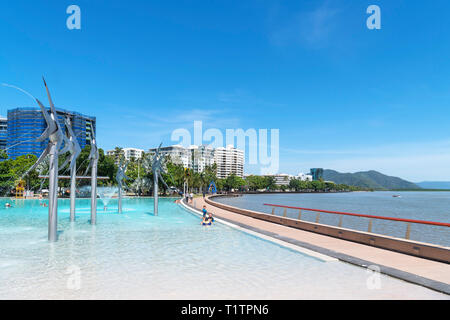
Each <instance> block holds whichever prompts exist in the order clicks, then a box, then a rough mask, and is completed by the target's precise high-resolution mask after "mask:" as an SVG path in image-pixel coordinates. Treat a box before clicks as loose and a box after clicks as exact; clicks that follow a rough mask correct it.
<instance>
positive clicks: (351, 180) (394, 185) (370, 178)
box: [323, 169, 421, 190]
mask: <svg viewBox="0 0 450 320" xmlns="http://www.w3.org/2000/svg"><path fill="white" fill-rule="evenodd" d="M323 179H324V180H327V181H333V182H335V183H338V184H341V183H342V184H346V185H350V186H357V187H362V188H373V189H378V190H389V189H421V187H420V186H418V185H417V184H415V183H412V182H409V181H406V180H403V179H400V178H397V177H391V176H387V175H385V174H382V173H380V172H377V171H374V170H371V171H363V172H355V173H340V172H337V171H334V170H329V169H325V170H323Z"/></svg>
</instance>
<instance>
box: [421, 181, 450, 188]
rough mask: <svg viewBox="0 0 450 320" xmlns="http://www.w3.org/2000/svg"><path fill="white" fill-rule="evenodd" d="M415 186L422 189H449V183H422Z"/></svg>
mask: <svg viewBox="0 0 450 320" xmlns="http://www.w3.org/2000/svg"><path fill="white" fill-rule="evenodd" d="M416 184H417V185H418V186H419V187H421V188H423V189H450V181H424V182H416Z"/></svg>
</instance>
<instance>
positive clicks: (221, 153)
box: [214, 145, 244, 179]
mask: <svg viewBox="0 0 450 320" xmlns="http://www.w3.org/2000/svg"><path fill="white" fill-rule="evenodd" d="M214 162H215V163H216V164H217V177H218V178H220V179H225V178H226V177H228V176H229V175H231V174H235V175H236V176H238V177H241V178H242V177H244V151H242V150H239V149H236V148H234V147H233V146H232V145H228V146H227V147H226V148H223V147H220V148H216V149H214Z"/></svg>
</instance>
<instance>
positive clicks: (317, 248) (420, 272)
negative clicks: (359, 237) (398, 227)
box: [183, 197, 450, 295]
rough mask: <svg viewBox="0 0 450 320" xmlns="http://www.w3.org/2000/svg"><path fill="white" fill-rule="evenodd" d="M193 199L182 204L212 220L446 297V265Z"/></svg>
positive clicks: (449, 275)
mask: <svg viewBox="0 0 450 320" xmlns="http://www.w3.org/2000/svg"><path fill="white" fill-rule="evenodd" d="M194 200H195V203H194V204H196V206H195V208H194V207H192V206H191V205H185V204H184V203H183V206H184V207H187V208H189V209H191V210H196V211H197V213H198V210H200V209H199V208H202V207H203V205H206V208H207V210H208V211H212V212H213V213H214V216H215V217H218V218H219V219H221V220H223V221H225V222H228V223H230V224H233V225H236V226H239V227H241V228H243V229H247V230H250V231H253V232H255V233H258V234H262V235H265V236H267V237H271V238H273V239H277V240H280V241H283V242H284V243H289V244H292V245H295V246H298V247H302V248H304V249H307V250H310V251H314V252H317V253H319V254H321V255H324V256H328V257H331V258H335V259H338V260H340V261H343V262H347V263H350V264H353V265H356V266H360V267H363V268H370V269H371V270H373V269H372V268H373V266H376V267H377V269H379V271H380V272H381V273H383V274H386V275H388V276H391V277H394V278H397V279H401V280H403V281H406V282H410V283H414V284H417V285H421V286H423V287H426V288H429V289H432V290H435V291H438V292H441V293H445V294H447V295H450V265H449V264H446V263H442V262H437V261H432V260H427V259H423V258H419V257H414V256H410V255H407V254H403V253H399V252H395V251H389V250H385V249H381V248H377V247H371V246H368V245H364V244H360V243H355V242H351V241H347V240H343V239H337V238H333V237H330V236H326V235H321V234H315V233H313V232H310V231H305V230H300V229H295V228H291V227H288V226H284V225H279V224H275V223H272V222H268V221H263V220H259V219H255V218H253V217H249V216H245V215H242V214H238V213H234V212H231V211H228V210H224V209H222V208H219V207H215V206H213V205H211V204H208V203H206V202H205V200H204V199H203V198H201V197H200V198H195V199H194ZM212 208H214V209H213V210H211V209H212Z"/></svg>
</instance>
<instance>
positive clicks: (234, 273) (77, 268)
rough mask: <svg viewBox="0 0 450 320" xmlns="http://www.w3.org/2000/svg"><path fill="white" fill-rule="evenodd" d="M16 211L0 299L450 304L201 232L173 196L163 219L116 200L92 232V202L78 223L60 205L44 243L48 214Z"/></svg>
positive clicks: (36, 209)
mask: <svg viewBox="0 0 450 320" xmlns="http://www.w3.org/2000/svg"><path fill="white" fill-rule="evenodd" d="M3 201H6V200H3ZM8 201H9V200H8ZM0 205H1V204H0ZM13 205H14V207H13V208H11V209H5V208H4V207H3V206H2V207H0V284H1V285H0V299H130V298H135V299H299V298H305V299H314V298H316V299H329V298H342V299H347V298H358V299H377V298H399V299H408V298H423V299H428V298H443V299H446V298H448V297H447V296H444V295H441V294H439V293H436V292H434V291H431V290H428V289H425V288H423V287H420V286H416V285H412V284H409V283H405V282H403V281H400V280H396V279H393V278H390V277H386V276H381V289H380V290H371V289H369V288H368V286H367V281H368V278H369V277H370V274H368V273H367V271H366V270H365V269H363V268H359V267H355V266H352V265H349V264H345V263H342V262H327V263H325V262H322V261H320V260H317V259H315V258H311V257H309V256H306V255H303V254H300V253H298V252H294V251H291V250H288V249H285V248H282V247H279V246H278V245H275V244H273V243H270V242H266V241H264V240H261V239H259V238H255V237H252V236H249V235H247V234H244V233H241V232H238V231H236V230H234V229H231V228H229V227H227V226H224V225H220V224H215V225H213V226H211V227H203V226H201V225H200V220H199V218H198V217H197V216H195V215H193V214H191V213H189V212H187V211H184V210H183V209H182V208H180V207H178V206H176V205H175V204H174V203H173V199H171V200H170V199H161V200H160V212H159V215H158V216H154V215H153V214H152V208H153V201H152V199H124V209H125V210H126V211H125V214H118V213H117V211H115V212H113V208H115V209H117V199H112V200H111V202H110V203H109V206H108V207H109V208H110V209H111V210H112V212H103V211H102V210H100V209H101V208H100V207H99V210H98V217H97V225H96V226H91V225H90V224H89V218H90V212H89V210H85V209H87V208H89V200H88V199H86V200H79V201H77V208H79V209H80V210H79V211H77V220H76V222H75V223H71V222H70V219H69V210H68V208H69V200H60V202H59V219H58V231H59V241H58V242H56V243H49V242H48V241H47V210H48V209H47V208H43V207H41V206H39V201H17V202H14V203H13ZM205 275H207V279H206V280H205Z"/></svg>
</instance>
